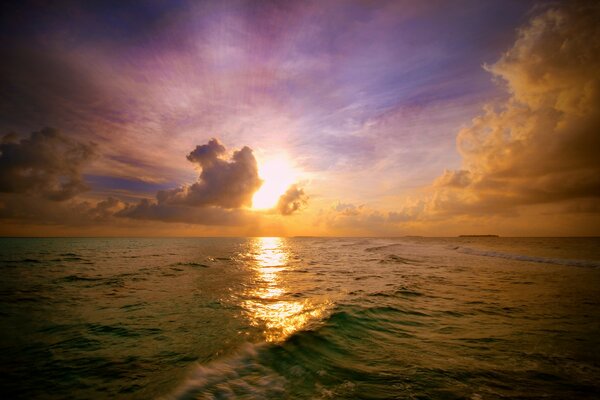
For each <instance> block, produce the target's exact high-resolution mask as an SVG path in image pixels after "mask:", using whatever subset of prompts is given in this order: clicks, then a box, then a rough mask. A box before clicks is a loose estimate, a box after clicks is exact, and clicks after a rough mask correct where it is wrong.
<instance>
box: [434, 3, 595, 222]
mask: <svg viewBox="0 0 600 400" xmlns="http://www.w3.org/2000/svg"><path fill="white" fill-rule="evenodd" d="M599 10H600V6H599V5H598V4H594V3H584V2H582V3H579V2H577V3H572V4H569V5H567V6H566V7H563V8H561V9H550V10H547V11H546V12H544V13H543V14H541V15H539V16H537V17H535V18H533V19H532V20H531V22H530V24H529V25H528V26H527V27H526V28H524V29H522V30H521V31H520V32H519V36H518V39H517V41H516V43H515V44H514V46H513V47H512V48H511V49H509V50H508V51H507V52H506V53H505V54H504V55H502V57H501V58H500V60H499V61H498V62H496V63H495V64H493V65H490V66H486V67H485V68H486V69H487V70H488V71H490V72H491V73H492V74H493V75H494V76H495V77H496V78H497V79H500V80H502V81H504V82H505V83H506V86H507V88H508V91H509V93H510V96H509V98H508V100H507V101H506V102H505V103H504V104H502V105H500V107H495V108H494V107H488V108H486V110H485V112H484V113H483V114H482V115H480V116H478V117H477V118H475V119H474V120H473V122H472V124H471V126H469V127H467V128H465V129H463V130H461V131H460V133H459V134H458V137H457V145H458V149H459V152H460V154H461V155H462V157H463V167H462V169H460V170H455V171H445V172H444V174H443V175H442V176H440V177H439V178H438V179H437V180H436V182H435V186H436V187H437V188H438V193H437V195H436V196H437V199H436V201H437V203H436V206H437V209H438V210H439V211H447V212H459V211H461V208H463V207H464V210H465V211H469V210H472V209H476V210H479V211H485V212H493V211H494V210H503V209H509V208H513V207H515V206H519V205H528V204H542V203H552V202H560V201H567V200H575V199H585V198H597V197H600V158H599V157H598V149H600V134H599V132H600V77H599V75H598V71H600V26H599V25H598V23H597V21H598V20H599V19H600V12H599Z"/></svg>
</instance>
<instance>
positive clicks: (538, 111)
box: [0, 0, 600, 236]
mask: <svg viewBox="0 0 600 400" xmlns="http://www.w3.org/2000/svg"><path fill="white" fill-rule="evenodd" d="M598 21H600V6H599V3H597V2H593V1H589V2H576V1H569V2H563V3H561V2H535V1H516V0H515V1H508V0H499V1H367V0H363V1H358V0H357V1H280V2H279V1H273V2H267V1H206V2H200V1H158V0H153V1H140V2H125V1H96V2H95V1H81V2H76V1H41V0H40V1H19V2H13V4H11V2H7V3H3V5H1V6H0V60H2V61H1V62H0V94H1V95H0V134H1V136H2V139H1V142H0V234H1V235H4V236H22V235H25V236H47V235H50V236H54V235H62V236H64V235H69V236H70V235H74V236H78V235H83V236H96V235H109V236H113V235H114V236H123V235H136V236H138V235H139V236H148V235H150V236H165V235H176V236H221V235H226V236H232V235H233V236H279V235H284V236H285V235H335V236H355V235H361V236H401V235H428V236H446V235H458V234H499V235H507V236H509V235H514V236H530V235H531V236H567V235H600V217H599V216H600V202H599V197H600V153H599V152H600V74H598V71H600V24H598Z"/></svg>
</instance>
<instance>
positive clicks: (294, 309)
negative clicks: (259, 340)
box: [243, 237, 325, 342]
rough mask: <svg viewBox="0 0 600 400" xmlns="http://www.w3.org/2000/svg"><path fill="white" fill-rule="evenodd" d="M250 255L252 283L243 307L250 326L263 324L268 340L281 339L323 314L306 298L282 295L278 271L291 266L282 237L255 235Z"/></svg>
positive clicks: (282, 280)
mask: <svg viewBox="0 0 600 400" xmlns="http://www.w3.org/2000/svg"><path fill="white" fill-rule="evenodd" d="M252 254H253V258H252V260H253V263H252V268H253V269H254V270H255V272H256V279H255V285H254V287H252V288H251V289H250V291H249V293H248V297H249V299H248V300H246V301H244V302H243V306H244V308H245V309H246V310H247V311H248V315H249V317H250V319H251V323H252V325H254V326H264V327H265V331H264V334H265V339H266V340H267V341H269V342H273V341H280V340H284V339H285V338H286V337H288V336H289V335H291V334H293V333H294V332H296V331H298V330H300V329H302V328H303V327H304V326H305V325H306V324H307V323H308V322H309V321H310V320H312V319H313V318H317V317H318V316H319V315H321V314H322V312H323V311H324V308H325V307H324V305H323V306H321V307H315V306H314V305H312V304H310V303H309V302H308V301H299V300H295V299H290V298H285V294H286V285H285V281H284V279H283V277H282V276H281V275H282V274H281V273H282V272H283V271H285V270H287V269H289V268H290V266H289V261H290V259H291V252H290V251H289V249H288V247H287V246H286V243H285V239H284V238H277V237H264V238H255V240H254V243H253V249H252Z"/></svg>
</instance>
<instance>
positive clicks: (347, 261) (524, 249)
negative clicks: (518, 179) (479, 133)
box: [0, 237, 600, 400]
mask: <svg viewBox="0 0 600 400" xmlns="http://www.w3.org/2000/svg"><path fill="white" fill-rule="evenodd" d="M0 268H1V274H2V276H1V279H0V398H2V399H5V398H6V399H38V398H39V399H96V398H98V399H112V398H123V399H152V398H159V399H227V398H240V399H472V400H480V399H597V398H600V239H598V238H478V237H475V238H473V237H470V238H467V237H465V238H419V237H407V238H394V239H380V238H185V239H180V238H170V239H137V238H52V239H31V238H27V239H24V238H23V239H8V238H6V239H0Z"/></svg>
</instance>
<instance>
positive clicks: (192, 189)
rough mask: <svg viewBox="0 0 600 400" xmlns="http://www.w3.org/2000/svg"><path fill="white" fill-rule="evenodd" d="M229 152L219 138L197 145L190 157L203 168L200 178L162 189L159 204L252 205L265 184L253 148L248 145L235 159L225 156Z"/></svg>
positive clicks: (230, 206) (224, 206)
mask: <svg viewBox="0 0 600 400" xmlns="http://www.w3.org/2000/svg"><path fill="white" fill-rule="evenodd" d="M225 153H226V150H225V147H224V146H223V145H222V144H221V143H219V141H218V140H217V139H211V140H210V141H209V142H208V144H205V145H202V146H197V147H196V149H195V150H194V151H192V152H191V153H190V154H188V156H187V159H188V160H189V161H191V162H193V163H195V164H197V165H198V166H199V167H200V168H201V169H202V172H201V173H200V176H199V177H198V181H197V182H195V183H194V184H192V185H188V186H181V187H179V188H176V189H171V190H162V191H159V192H158V194H157V196H156V198H157V200H158V203H159V204H164V205H186V206H194V207H205V206H216V207H223V208H240V207H242V206H251V205H252V195H253V194H254V192H256V191H257V190H258V189H259V188H260V186H261V184H262V180H261V179H260V178H259V177H258V167H257V165H256V159H255V158H254V155H253V154H252V149H250V148H249V147H247V146H246V147H243V148H242V149H241V150H238V151H235V152H234V153H233V156H232V157H231V161H227V160H224V159H223V156H224V155H225Z"/></svg>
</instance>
